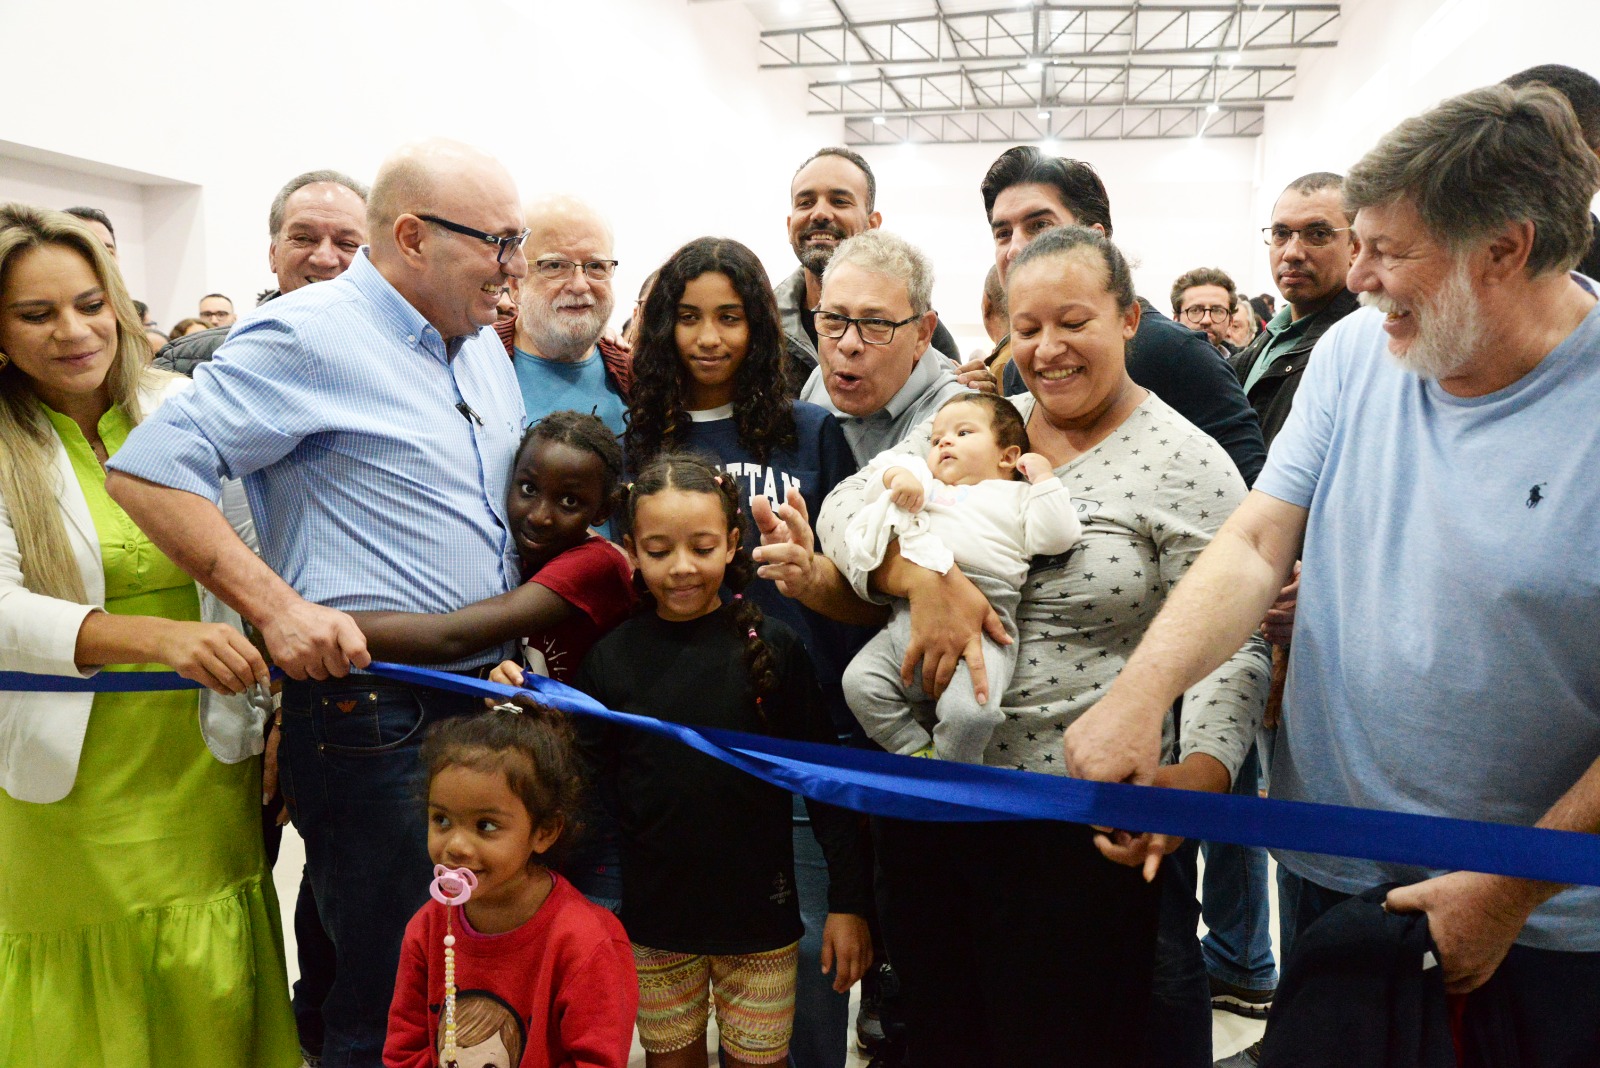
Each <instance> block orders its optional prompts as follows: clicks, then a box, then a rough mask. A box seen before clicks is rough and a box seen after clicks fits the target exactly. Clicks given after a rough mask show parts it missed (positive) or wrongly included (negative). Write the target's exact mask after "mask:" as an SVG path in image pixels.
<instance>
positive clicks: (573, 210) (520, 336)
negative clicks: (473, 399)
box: [495, 196, 633, 436]
mask: <svg viewBox="0 0 1600 1068" xmlns="http://www.w3.org/2000/svg"><path fill="white" fill-rule="evenodd" d="M526 223H527V226H528V243H527V245H526V246H524V249H523V251H524V252H526V253H527V256H528V276H527V277H526V278H524V279H521V280H520V281H518V280H513V281H512V283H511V284H512V295H513V297H514V298H515V300H516V303H517V314H516V315H514V316H512V317H510V318H503V319H501V320H500V321H499V322H497V323H496V324H495V332H496V333H497V334H499V335H500V340H501V341H502V342H504V343H505V346H506V352H507V354H509V355H510V357H511V362H512V364H513V365H514V366H515V368H516V372H517V384H518V385H520V386H521V387H522V403H523V405H524V406H525V407H526V408H527V412H528V425H529V426H532V425H533V424H534V423H537V422H538V421H539V420H540V419H543V418H544V417H545V416H547V415H549V414H550V413H551V412H558V411H563V410H566V409H569V408H570V409H573V410H575V411H580V412H588V411H592V412H594V413H595V414H596V415H598V416H599V417H600V419H601V420H602V421H603V422H604V423H605V424H606V426H608V427H610V428H611V430H612V432H613V433H615V434H617V435H619V436H620V435H621V433H622V430H623V421H622V417H623V414H624V413H625V412H626V411H627V410H628V393H629V391H630V390H631V389H632V387H633V361H632V358H631V357H630V356H629V355H628V353H627V351H626V350H625V349H622V348H620V347H619V346H617V345H615V344H613V343H612V342H611V341H610V340H608V339H602V338H601V335H602V334H603V333H605V331H606V324H607V322H609V321H610V319H611V308H612V305H613V295H612V291H611V282H612V279H613V278H614V277H615V275H616V271H617V261H616V260H614V259H612V258H611V251H612V237H611V227H610V226H609V225H607V223H606V221H605V220H604V219H603V218H601V217H600V215H599V214H598V213H596V212H595V210H594V209H593V208H591V207H589V206H588V205H587V204H584V203H583V202H581V201H579V200H575V199H573V198H572V197H567V196H558V197H551V198H549V199H547V200H542V201H539V202H538V203H536V204H534V205H533V206H531V207H530V208H529V209H528V211H527V213H526Z"/></svg>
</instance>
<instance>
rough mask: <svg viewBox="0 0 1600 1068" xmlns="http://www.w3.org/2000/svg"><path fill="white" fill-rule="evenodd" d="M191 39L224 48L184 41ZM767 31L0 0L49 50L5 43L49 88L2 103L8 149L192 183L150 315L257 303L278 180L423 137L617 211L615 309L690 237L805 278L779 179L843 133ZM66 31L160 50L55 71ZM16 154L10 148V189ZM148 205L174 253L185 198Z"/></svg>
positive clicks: (546, 1) (649, 0)
mask: <svg viewBox="0 0 1600 1068" xmlns="http://www.w3.org/2000/svg"><path fill="white" fill-rule="evenodd" d="M201 32H204V33H206V34H207V35H208V36H209V37H210V38H211V40H212V41H220V42H222V46H221V47H215V46H213V45H212V44H211V43H210V42H208V44H207V46H206V47H195V48H187V49H184V50H182V55H181V56H180V55H177V54H175V53H173V51H172V44H173V41H174V40H175V39H176V38H177V36H181V35H183V34H189V35H193V34H197V33H201ZM757 32H758V27H757V25H756V23H755V22H754V20H753V18H752V17H751V16H750V14H749V13H748V11H746V10H745V8H744V6H743V5H742V4H739V3H732V2H728V3H715V4H690V3H687V2H686V0H585V2H582V3H567V2H561V0H456V2H454V3H451V4H441V3H436V2H433V0H393V2H389V3H384V4H379V3H376V2H375V0H282V2H280V3H277V4H273V5H270V6H269V5H266V4H260V3H243V4H238V5H217V4H212V3H204V2H201V0H163V3H162V4H161V5H159V6H158V7H156V8H150V7H139V6H137V5H135V6H129V5H126V4H123V3H120V2H117V0H82V2H80V3H78V4H76V5H73V6H71V7H70V8H68V7H63V6H61V5H54V4H4V5H0V39H4V40H7V41H12V42H22V41H38V42H55V43H54V44H52V46H51V47H48V48H45V47H39V48H14V49H11V50H8V57H7V70H6V73H7V80H8V82H9V84H13V85H33V86H48V87H49V92H48V94H47V99H48V104H49V106H48V107H45V106H33V107H23V106H20V105H17V106H8V107H6V108H5V109H3V111H0V140H5V141H10V142H15V143H18V144H21V145H25V146H34V147H37V148H40V149H45V150H49V151H52V152H56V153H61V154H65V155H67V156H72V157H80V158H83V159H87V160H99V161H105V162H107V163H110V164H114V165H116V166H119V167H125V168H131V169H133V170H137V171H145V172H150V173H153V174H160V175H170V176H172V177H174V178H177V179H181V180H186V181H192V182H195V183H197V184H198V185H200V186H201V187H202V188H203V190H204V195H203V204H202V206H201V207H199V208H198V209H196V211H197V214H196V215H195V217H194V219H193V220H191V221H193V222H195V223H196V224H197V226H198V229H199V230H200V234H199V235H198V236H197V238H196V240H197V241H198V245H197V247H196V248H195V249H194V250H193V251H192V252H191V255H196V256H197V258H199V259H202V260H203V261H204V272H205V276H204V278H203V279H196V280H194V281H193V282H192V284H190V285H189V287H188V288H189V290H190V291H189V292H185V293H182V294H173V295H172V298H171V300H170V301H156V300H151V304H152V306H153V307H154V308H155V310H156V312H157V314H158V316H159V319H160V321H161V322H162V323H163V325H166V324H170V323H171V322H172V321H173V320H174V319H176V318H178V317H180V316H183V315H192V314H194V308H195V304H196V302H197V301H198V298H199V297H200V296H201V295H202V294H203V293H205V292H207V291H209V290H211V289H216V290H220V291H222V292H225V293H228V294H229V295H230V296H232V297H233V298H234V300H235V302H236V304H239V305H241V306H242V307H248V306H249V304H250V302H251V300H252V299H253V297H254V294H255V293H256V292H258V291H259V290H261V289H264V288H267V287H268V286H270V285H271V284H272V276H271V274H270V273H269V272H268V270H267V238H268V235H267V208H268V205H269V204H270V202H271V199H272V196H273V194H274V193H275V192H276V191H277V189H278V187H279V186H280V185H281V184H282V183H283V182H284V181H285V180H287V179H288V178H290V177H292V176H293V175H295V174H296V173H299V172H300V171H304V170H309V169H312V168H315V167H335V168H338V169H340V170H344V171H347V172H349V173H350V174H352V175H355V176H356V177H359V178H363V179H370V177H371V176H372V174H373V173H374V171H375V170H376V168H377V166H378V164H379V162H380V161H381V160H382V159H383V157H384V156H385V155H386V154H387V153H388V152H389V151H390V150H392V149H393V148H394V147H395V146H396V145H398V144H400V143H402V142H404V141H407V140H411V139H415V138H417V137H422V136H427V135H431V134H447V135H449V136H452V137H456V138H460V139H462V140H465V141H468V142H472V143H475V144H479V145H482V146H485V147H487V148H489V149H490V150H492V151H494V152H495V153H496V154H497V155H499V156H500V158H501V159H502V160H504V161H505V163H506V164H507V165H508V166H509V167H510V168H511V171H512V173H513V174H514V175H515V176H516V177H517V179H518V182H519V184H520V186H521V190H522V192H523V194H524V196H525V197H528V198H531V197H533V196H535V195H537V194H539V193H541V192H548V191H555V190H562V191H570V192H575V193H577V194H578V195H580V196H583V197H585V198H587V199H589V200H591V201H592V202H593V203H594V204H595V205H596V206H597V207H599V208H600V209H601V210H602V211H605V212H607V213H609V214H610V215H611V216H612V218H613V221H614V223H615V229H616V232H617V257H618V258H619V259H620V260H622V267H621V270H620V272H619V279H618V306H619V307H618V316H617V317H618V319H619V320H620V319H621V317H622V316H623V315H625V314H626V312H627V310H628V306H629V305H630V304H631V296H632V293H633V291H634V290H635V289H636V288H637V286H638V284H639V283H640V282H641V281H642V280H643V278H644V276H645V275H646V274H648V273H649V271H650V270H651V269H652V268H654V267H655V266H656V265H657V264H659V263H660V261H661V260H663V259H665V258H666V256H667V255H668V254H669V253H670V252H671V251H672V250H673V249H674V248H676V247H677V246H678V245H679V244H681V243H682V242H684V241H685V240H688V239H690V238H693V237H697V236H700V235H702V234H708V233H710V234H722V235H726V236H730V237H735V238H738V239H740V240H742V241H744V242H746V243H747V244H749V245H750V246H751V247H752V248H754V249H755V250H756V252H757V253H758V254H759V255H760V256H761V257H762V259H763V260H764V262H766V263H767V264H768V266H769V269H771V270H772V271H773V272H775V273H778V274H780V276H781V274H787V273H788V272H789V271H791V270H793V268H794V257H793V254H792V253H791V252H790V251H789V247H788V242H787V238H786V236H785V232H784V226H783V218H784V213H785V206H786V204H787V194H788V184H789V177H790V175H791V173H792V172H793V170H794V168H795V166H796V165H797V164H798V163H799V161H800V160H802V159H804V158H805V156H806V155H808V154H809V153H810V152H811V151H812V150H814V149H815V148H816V147H818V146H819V145H823V144H828V143H833V142H836V141H837V140H838V139H839V138H840V137H841V135H842V126H841V124H840V123H839V122H838V121H837V120H831V119H822V120H818V119H812V118H809V117H807V116H806V114H805V106H804V95H805V94H804V83H803V82H802V81H800V80H799V79H798V76H795V75H790V74H786V73H763V72H759V71H758V70H757V61H758V60H757V53H756V34H757ZM65 35H70V40H71V41H72V48H73V52H74V54H78V55H83V56H111V55H122V56H130V55H136V56H155V55H163V56H166V57H168V58H167V59H166V60H165V61H163V62H160V63H155V62H149V63H144V62H141V63H135V64H118V65H117V66H116V68H115V70H114V71H113V70H107V71H106V72H105V74H104V75H103V76H102V77H89V76H82V75H81V72H80V74H76V75H74V76H72V77H62V76H61V71H62V62H63V54H62V49H61V47H60V42H61V41H63V39H64V37H65ZM14 167H15V165H14V164H13V162H12V161H11V160H9V159H5V158H3V157H0V180H7V179H9V178H10V177H11V172H12V171H13V169H14ZM45 192H46V193H48V199H49V201H50V206H53V207H62V206H65V200H63V199H62V197H61V196H60V195H56V194H57V193H59V192H62V191H61V190H59V189H57V188H55V187H51V188H49V189H47V190H46V191H45ZM92 192H93V190H89V189H85V192H84V196H83V197H82V199H85V200H93V196H92V195H91V193H92ZM66 199H67V200H70V199H73V198H72V197H67V198H66ZM157 199H159V198H157ZM118 203H119V205H121V202H120V201H119V202H118ZM153 207H155V208H156V209H157V210H156V211H155V212H154V214H159V215H161V216H162V222H161V228H162V232H163V233H165V234H166V235H167V237H168V238H169V246H173V245H181V244H182V242H181V241H180V240H179V236H178V231H179V229H180V227H181V224H182V220H181V219H180V218H179V217H178V216H179V214H180V213H179V212H178V211H177V208H176V205H173V204H170V203H169V204H164V205H153ZM108 210H109V208H108ZM112 214H113V216H114V217H115V215H116V213H115V212H113V213H112ZM148 214H151V212H150V211H149V208H147V215H148ZM130 217H131V215H130ZM118 221H119V222H120V220H118ZM129 243H130V246H131V247H130V248H129V252H130V255H131V256H132V257H133V259H134V260H138V259H139V258H141V257H142V256H143V251H142V250H141V249H140V248H139V247H138V246H139V244H140V242H139V240H138V239H137V238H136V237H135V236H134V235H133V234H132V233H131V231H130V239H129ZM167 251H169V252H170V251H171V248H170V247H169V249H168V250H167ZM174 254H176V253H174ZM131 275H132V272H131V271H130V276H131ZM136 288H137V285H136ZM136 295H138V294H136Z"/></svg>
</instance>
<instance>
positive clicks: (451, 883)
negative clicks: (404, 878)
mask: <svg viewBox="0 0 1600 1068" xmlns="http://www.w3.org/2000/svg"><path fill="white" fill-rule="evenodd" d="M477 888H478V877H477V876H476V875H474V874H472V872H470V871H468V870H467V869H466V868H447V867H445V866H444V865H443V864H435V865H434V867H433V882H432V883H431V884H430V885H429V886H428V893H429V894H430V895H431V896H432V897H433V899H434V900H435V901H437V902H438V903H439V904H441V905H443V906H444V932H445V934H444V1025H443V1026H444V1048H443V1049H442V1050H441V1051H440V1057H439V1063H440V1065H441V1068H457V1065H456V949H455V946H456V936H455V934H454V933H453V932H452V930H451V924H450V921H451V919H452V916H453V913H452V912H451V907H452V906H454V905H465V904H466V903H467V900H468V899H469V898H471V897H472V891H474V890H476V889H477Z"/></svg>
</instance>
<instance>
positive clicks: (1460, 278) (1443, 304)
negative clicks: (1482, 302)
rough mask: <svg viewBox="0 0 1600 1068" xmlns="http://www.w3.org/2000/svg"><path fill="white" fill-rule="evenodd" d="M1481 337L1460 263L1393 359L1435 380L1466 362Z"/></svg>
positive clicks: (1475, 305) (1468, 283)
mask: <svg viewBox="0 0 1600 1068" xmlns="http://www.w3.org/2000/svg"><path fill="white" fill-rule="evenodd" d="M1482 339H1483V315H1482V313H1481V311H1480V310H1479V308H1478V303H1477V301H1476V300H1475V299H1474V298H1473V293H1472V283H1471V281H1470V280H1469V279H1468V278H1467V270H1466V265H1465V264H1462V265H1461V266H1459V267H1457V268H1456V269H1455V270H1453V271H1451V272H1450V277H1449V278H1447V279H1445V283H1444V286H1443V287H1442V288H1441V289H1440V290H1439V295H1438V297H1437V298H1436V299H1435V300H1434V301H1433V304H1432V305H1431V306H1430V307H1428V308H1427V309H1425V310H1424V313H1423V316H1422V325H1421V328H1420V329H1419V330H1418V331H1417V336H1416V339H1415V340H1413V341H1412V342H1411V347H1410V348H1409V349H1407V350H1406V352H1405V354H1404V355H1403V356H1395V360H1396V361H1397V362H1398V363H1399V364H1400V366H1401V367H1404V368H1405V369H1406V370H1407V371H1410V372H1411V373H1412V374H1414V375H1417V376H1419V377H1422V378H1431V379H1433V380H1435V381H1438V380H1440V379H1444V378H1450V377H1451V376H1453V375H1454V374H1456V372H1458V371H1460V370H1461V369H1462V368H1463V367H1465V366H1466V365H1467V364H1468V363H1470V362H1471V360H1472V357H1473V355H1474V354H1475V353H1476V351H1477V348H1478V345H1479V343H1480V342H1481V341H1482Z"/></svg>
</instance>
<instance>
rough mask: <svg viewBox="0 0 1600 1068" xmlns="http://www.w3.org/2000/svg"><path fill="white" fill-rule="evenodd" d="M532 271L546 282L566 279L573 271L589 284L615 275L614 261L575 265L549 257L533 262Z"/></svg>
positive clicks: (588, 261)
mask: <svg viewBox="0 0 1600 1068" xmlns="http://www.w3.org/2000/svg"><path fill="white" fill-rule="evenodd" d="M533 269H534V270H536V271H538V272H539V277H540V278H543V279H545V280H546V281H550V282H554V281H556V280H557V279H561V278H566V277H567V276H568V275H570V274H572V273H573V272H574V271H582V272H583V273H584V275H585V276H587V277H588V279H589V281H591V282H604V281H607V280H608V279H609V278H610V277H611V276H612V275H614V274H616V273H617V261H616V260H586V261H585V262H583V263H577V262H574V261H573V260H565V259H562V258H561V257H559V256H550V257H547V258H545V259H542V260H535V261H534V264H533Z"/></svg>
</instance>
